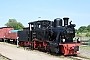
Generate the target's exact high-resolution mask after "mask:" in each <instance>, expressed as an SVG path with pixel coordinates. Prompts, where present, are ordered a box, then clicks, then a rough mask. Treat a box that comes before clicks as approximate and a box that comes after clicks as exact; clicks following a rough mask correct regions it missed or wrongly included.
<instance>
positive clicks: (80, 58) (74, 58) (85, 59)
mask: <svg viewBox="0 0 90 60" xmlns="http://www.w3.org/2000/svg"><path fill="white" fill-rule="evenodd" d="M68 57H69V58H71V59H73V60H90V58H87V57H82V56H78V55H77V56H68Z"/></svg>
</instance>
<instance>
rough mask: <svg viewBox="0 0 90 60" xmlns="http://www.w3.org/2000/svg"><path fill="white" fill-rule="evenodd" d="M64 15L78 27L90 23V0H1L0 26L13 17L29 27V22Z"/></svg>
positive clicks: (52, 18)
mask: <svg viewBox="0 0 90 60" xmlns="http://www.w3.org/2000/svg"><path fill="white" fill-rule="evenodd" d="M38 17H41V18H38ZM63 17H69V18H70V19H69V21H71V20H72V21H73V23H75V24H76V29H78V28H79V27H80V26H87V25H89V24H90V0H0V27H2V26H4V25H5V24H6V23H7V22H8V20H9V19H11V18H12V19H16V20H17V21H18V22H21V23H22V24H23V25H24V26H25V27H27V26H28V22H32V21H36V20H42V19H48V20H51V21H53V20H54V19H55V18H61V19H62V18H63Z"/></svg>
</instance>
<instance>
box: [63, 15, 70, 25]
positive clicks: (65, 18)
mask: <svg viewBox="0 0 90 60" xmlns="http://www.w3.org/2000/svg"><path fill="white" fill-rule="evenodd" d="M63 20H64V26H68V21H69V18H68V17H64V18H63Z"/></svg>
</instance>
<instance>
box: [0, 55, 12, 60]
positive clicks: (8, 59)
mask: <svg viewBox="0 0 90 60" xmlns="http://www.w3.org/2000/svg"><path fill="white" fill-rule="evenodd" d="M0 57H4V58H5V59H6V60H12V59H10V58H8V57H6V56H4V55H2V54H0Z"/></svg>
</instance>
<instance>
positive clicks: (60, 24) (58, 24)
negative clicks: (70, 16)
mask: <svg viewBox="0 0 90 60" xmlns="http://www.w3.org/2000/svg"><path fill="white" fill-rule="evenodd" d="M60 26H62V19H60V18H56V19H54V27H60Z"/></svg>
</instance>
